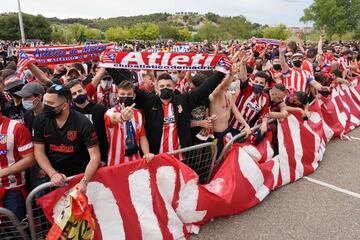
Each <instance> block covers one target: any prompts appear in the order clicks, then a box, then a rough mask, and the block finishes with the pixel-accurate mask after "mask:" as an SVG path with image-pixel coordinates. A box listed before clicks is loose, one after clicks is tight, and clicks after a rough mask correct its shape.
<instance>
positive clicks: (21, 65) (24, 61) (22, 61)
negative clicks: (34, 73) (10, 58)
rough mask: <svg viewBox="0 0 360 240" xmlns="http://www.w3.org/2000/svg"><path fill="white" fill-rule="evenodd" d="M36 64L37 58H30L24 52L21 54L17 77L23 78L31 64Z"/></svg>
mask: <svg viewBox="0 0 360 240" xmlns="http://www.w3.org/2000/svg"><path fill="white" fill-rule="evenodd" d="M34 62H36V60H35V58H33V57H29V56H28V55H27V54H26V53H25V52H24V51H20V52H19V58H18V62H17V70H16V75H17V77H18V78H20V79H21V78H22V75H23V72H24V69H25V68H26V67H27V66H28V65H29V64H31V63H34Z"/></svg>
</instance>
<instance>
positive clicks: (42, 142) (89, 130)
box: [33, 85, 100, 192]
mask: <svg viewBox="0 0 360 240" xmlns="http://www.w3.org/2000/svg"><path fill="white" fill-rule="evenodd" d="M70 101H71V92H70V90H69V89H68V88H67V87H65V86H62V85H53V86H52V87H50V88H49V89H47V91H46V94H45V95H44V101H43V102H44V111H43V112H42V113H41V114H39V115H38V116H36V117H35V120H34V124H33V128H34V153H35V159H36V161H37V162H38V164H39V165H40V167H41V168H42V169H43V170H44V171H45V172H46V174H47V175H48V176H49V178H50V179H51V182H52V183H53V184H54V185H56V186H61V185H63V184H64V183H65V181H66V177H67V176H72V175H76V174H80V173H85V174H84V177H83V178H82V180H81V181H80V182H79V183H78V185H77V188H78V189H79V190H80V191H82V192H86V188H87V183H88V181H89V180H90V179H91V177H92V176H93V175H94V174H95V172H96V170H97V168H98V166H99V164H100V150H99V146H98V144H99V143H98V138H97V135H96V132H95V129H94V126H93V125H92V124H91V122H90V120H89V119H87V118H86V117H85V116H84V115H83V114H81V113H79V112H76V111H75V110H72V109H70Z"/></svg>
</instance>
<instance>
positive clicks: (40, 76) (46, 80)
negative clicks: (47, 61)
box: [28, 63, 53, 87]
mask: <svg viewBox="0 0 360 240" xmlns="http://www.w3.org/2000/svg"><path fill="white" fill-rule="evenodd" d="M28 68H29V69H30V71H31V72H32V74H33V75H34V76H35V77H36V79H37V80H39V81H40V82H42V83H43V84H44V85H45V86H48V87H49V86H51V85H52V84H53V82H52V81H51V80H50V79H49V78H48V77H47V76H46V75H45V73H44V72H43V71H41V70H40V69H39V68H38V67H37V66H36V65H35V64H33V63H31V64H29V65H28Z"/></svg>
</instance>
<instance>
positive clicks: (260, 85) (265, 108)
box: [229, 52, 269, 136]
mask: <svg viewBox="0 0 360 240" xmlns="http://www.w3.org/2000/svg"><path fill="white" fill-rule="evenodd" d="M247 58H248V57H247V56H246V53H244V52H243V53H240V56H239V59H240V74H239V77H240V80H241V83H240V94H239V96H238V97H237V99H236V101H235V105H236V107H237V108H238V109H239V112H240V113H241V115H242V116H243V118H244V119H245V122H246V123H248V124H249V125H250V127H251V126H253V125H254V124H255V122H256V121H257V120H258V119H259V120H261V121H262V123H261V128H260V130H261V133H262V134H264V133H265V132H266V131H267V120H268V115H269V96H268V95H267V94H266V93H265V92H264V91H263V90H264V88H265V84H266V80H267V79H268V78H269V75H268V74H267V73H265V72H263V71H258V72H257V73H256V74H255V78H254V80H253V81H252V82H251V83H250V82H249V78H248V75H247V70H246V63H247ZM245 127H246V125H245V124H244V123H241V122H238V121H237V119H236V117H235V115H234V114H231V117H230V120H229V132H230V133H231V134H232V135H233V136H235V135H237V134H239V133H240V132H241V131H243V130H244V129H245Z"/></svg>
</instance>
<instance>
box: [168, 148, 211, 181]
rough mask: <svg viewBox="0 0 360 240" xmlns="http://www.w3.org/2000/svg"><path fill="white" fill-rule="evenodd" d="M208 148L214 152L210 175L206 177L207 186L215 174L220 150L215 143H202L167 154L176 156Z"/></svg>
mask: <svg viewBox="0 0 360 240" xmlns="http://www.w3.org/2000/svg"><path fill="white" fill-rule="evenodd" d="M206 147H211V148H212V151H213V152H212V154H213V155H212V159H211V165H210V169H209V172H208V175H207V177H206V181H205V184H206V183H208V182H209V181H210V177H211V175H212V172H213V170H214V167H215V162H216V156H217V151H218V149H217V146H216V145H215V144H214V143H212V142H206V143H201V144H197V145H194V146H190V147H186V148H180V149H178V150H175V151H173V152H168V153H167V154H169V155H176V154H181V153H186V152H191V151H194V150H198V149H202V148H206ZM184 160H186V159H184Z"/></svg>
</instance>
